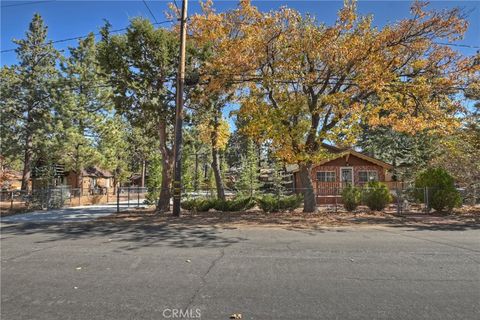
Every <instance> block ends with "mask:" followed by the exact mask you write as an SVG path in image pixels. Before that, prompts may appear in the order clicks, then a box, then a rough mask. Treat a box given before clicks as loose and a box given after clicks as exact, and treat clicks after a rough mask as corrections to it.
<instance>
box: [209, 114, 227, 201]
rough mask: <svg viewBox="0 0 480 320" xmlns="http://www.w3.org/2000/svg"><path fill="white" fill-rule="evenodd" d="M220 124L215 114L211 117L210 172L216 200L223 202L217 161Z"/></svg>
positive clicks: (221, 183) (223, 196) (222, 187)
mask: <svg viewBox="0 0 480 320" xmlns="http://www.w3.org/2000/svg"><path fill="white" fill-rule="evenodd" d="M219 125H220V123H219V121H218V113H217V112H215V115H214V117H213V130H212V133H211V135H210V139H211V143H212V170H213V175H214V176H215V186H216V188H217V198H218V199H221V200H225V187H224V185H223V181H222V175H221V173H220V163H219V161H218V146H217V145H218V127H219Z"/></svg>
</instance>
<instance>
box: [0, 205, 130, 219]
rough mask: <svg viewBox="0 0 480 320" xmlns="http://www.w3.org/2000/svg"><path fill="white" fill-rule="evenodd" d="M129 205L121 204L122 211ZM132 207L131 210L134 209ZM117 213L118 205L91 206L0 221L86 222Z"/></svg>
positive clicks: (42, 211) (33, 213) (21, 215)
mask: <svg viewBox="0 0 480 320" xmlns="http://www.w3.org/2000/svg"><path fill="white" fill-rule="evenodd" d="M127 207H128V206H127V203H120V209H123V210H124V209H125V208H127ZM134 207H135V206H134V205H130V206H129V208H134ZM115 212H117V204H116V203H110V204H106V205H91V206H79V207H69V208H62V209H51V210H37V211H32V212H27V213H22V214H16V215H11V216H6V217H1V219H0V221H1V222H5V223H26V222H29V223H44V222H82V221H83V222H84V221H90V220H95V219H96V218H99V217H103V216H108V215H110V214H112V213H115Z"/></svg>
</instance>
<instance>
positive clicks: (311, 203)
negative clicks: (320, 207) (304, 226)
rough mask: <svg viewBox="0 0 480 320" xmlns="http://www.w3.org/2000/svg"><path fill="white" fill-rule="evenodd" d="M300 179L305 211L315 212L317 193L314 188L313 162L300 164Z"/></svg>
mask: <svg viewBox="0 0 480 320" xmlns="http://www.w3.org/2000/svg"><path fill="white" fill-rule="evenodd" d="M299 169H300V170H299V175H300V181H301V182H302V188H303V197H304V198H303V212H315V210H316V208H317V203H316V200H315V193H314V190H313V184H312V178H311V176H310V172H311V170H312V165H311V164H300V168H299Z"/></svg>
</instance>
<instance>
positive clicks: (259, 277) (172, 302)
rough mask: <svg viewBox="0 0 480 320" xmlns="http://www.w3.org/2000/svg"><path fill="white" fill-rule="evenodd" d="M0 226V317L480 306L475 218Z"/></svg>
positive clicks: (378, 315)
mask: <svg viewBox="0 0 480 320" xmlns="http://www.w3.org/2000/svg"><path fill="white" fill-rule="evenodd" d="M1 231H2V241H1V249H2V263H1V277H2V278H1V281H2V283H1V285H2V290H1V302H2V304H1V313H2V314H1V316H2V319H10V320H16V319H48V320H55V319H89V320H90V319H102V320H104V319H155V320H159V319H208V320H211V319H214V320H215V319H228V318H229V317H230V315H232V314H234V313H236V314H238V313H241V314H242V319H262V320H265V319H275V320H277V319H285V320H291V319H368V320H370V319H402V320H403V319H435V320H439V319H455V320H457V319H478V318H477V317H478V314H480V307H479V303H478V302H479V301H480V282H479V279H480V267H479V266H480V245H479V243H480V241H479V240H480V232H479V229H478V228H477V227H466V228H464V229H455V231H450V230H428V229H424V228H414V227H409V228H393V227H376V228H371V227H369V228H365V227H350V228H320V229H316V230H286V229H278V228H277V229H275V228H269V229H264V228H259V227H256V228H239V229H236V228H216V227H208V226H206V227H199V226H195V225H191V224H183V225H182V224H176V225H169V224H157V225H152V224H146V223H142V224H138V223H137V224H132V223H115V224H112V223H98V222H97V223H68V224H45V223H42V224H36V223H26V224H15V225H8V224H4V226H3V228H2V230H1ZM175 310H176V311H175ZM174 312H176V313H174ZM174 314H175V315H176V316H175V317H174V316H173V315H174Z"/></svg>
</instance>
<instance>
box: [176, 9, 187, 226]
mask: <svg viewBox="0 0 480 320" xmlns="http://www.w3.org/2000/svg"><path fill="white" fill-rule="evenodd" d="M187 5H188V0H183V1H182V14H181V18H180V19H181V20H180V59H179V63H178V74H177V101H176V102H177V103H176V110H175V145H174V150H173V157H174V166H173V170H174V173H173V215H174V216H177V217H179V216H180V200H181V197H182V126H183V85H184V82H185V43H186V41H187V26H186V24H187V20H186V19H187Z"/></svg>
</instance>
